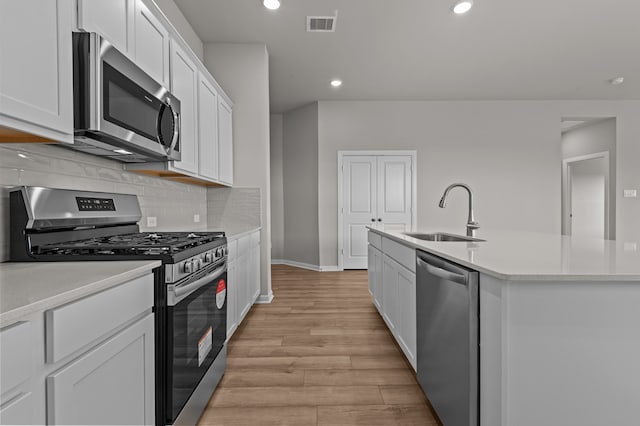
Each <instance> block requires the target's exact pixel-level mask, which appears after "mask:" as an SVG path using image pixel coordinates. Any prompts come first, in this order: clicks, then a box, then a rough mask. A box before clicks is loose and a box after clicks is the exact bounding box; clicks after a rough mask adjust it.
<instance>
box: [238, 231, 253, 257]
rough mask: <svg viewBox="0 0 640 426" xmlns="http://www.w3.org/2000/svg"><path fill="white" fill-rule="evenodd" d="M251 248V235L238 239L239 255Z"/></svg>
mask: <svg viewBox="0 0 640 426" xmlns="http://www.w3.org/2000/svg"><path fill="white" fill-rule="evenodd" d="M250 248H251V235H245V236H244V237H242V238H239V239H238V255H239V256H242V255H244V254H246V253H247V252H248V251H249V249H250Z"/></svg>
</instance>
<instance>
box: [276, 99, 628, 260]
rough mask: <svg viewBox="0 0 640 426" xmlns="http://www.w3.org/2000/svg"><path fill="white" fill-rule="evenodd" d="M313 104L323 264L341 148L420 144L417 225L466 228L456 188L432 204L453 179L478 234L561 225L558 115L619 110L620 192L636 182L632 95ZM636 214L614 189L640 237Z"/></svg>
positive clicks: (332, 233)
mask: <svg viewBox="0 0 640 426" xmlns="http://www.w3.org/2000/svg"><path fill="white" fill-rule="evenodd" d="M318 108H319V118H318V134H319V141H318V146H319V154H318V161H319V167H318V188H319V189H318V199H319V206H320V207H319V217H318V221H319V249H320V253H319V254H320V265H321V267H322V266H334V265H337V247H338V244H337V160H336V156H337V151H338V150H350V149H352V150H361V149H399V150H400V149H402V150H404V149H415V150H417V151H418V206H417V207H418V228H432V229H433V228H445V227H446V228H453V229H456V230H459V232H460V233H463V232H464V224H465V221H466V209H467V204H466V203H467V200H466V196H465V195H464V194H463V193H460V194H452V196H451V197H450V202H449V203H448V205H447V207H446V209H439V208H438V207H437V203H438V200H439V199H440V196H441V195H442V191H443V190H444V188H445V187H446V186H447V185H448V184H450V183H452V182H457V181H460V182H465V183H468V184H469V185H471V187H472V188H473V189H474V191H475V194H476V199H475V202H476V204H475V210H476V218H477V220H478V221H479V222H480V225H481V228H480V230H479V235H480V236H482V229H483V228H507V229H526V230H533V231H542V232H553V233H558V232H560V223H561V185H560V181H561V178H560V176H561V134H560V119H561V117H605V116H608V117H616V118H617V134H618V138H617V139H618V146H617V154H618V164H617V183H618V184H617V191H618V192H619V193H620V192H621V191H622V189H621V188H638V187H639V186H640V168H639V167H638V166H637V162H638V160H640V144H639V143H638V140H639V139H640V120H638V117H640V102H639V101H459V102H430V101H415V102H410V101H398V102H357V101H353V102H319V107H318ZM286 143H287V140H286V134H285V146H286ZM285 161H286V158H285ZM285 167H286V164H285ZM638 217H640V199H638V198H635V199H622V198H621V197H619V199H618V206H617V213H616V223H617V228H618V229H617V231H618V235H619V236H621V235H622V236H624V238H625V241H626V240H629V241H640V221H638V219H637V218H638ZM285 220H286V216H285ZM285 227H286V222H285ZM285 250H286V247H285Z"/></svg>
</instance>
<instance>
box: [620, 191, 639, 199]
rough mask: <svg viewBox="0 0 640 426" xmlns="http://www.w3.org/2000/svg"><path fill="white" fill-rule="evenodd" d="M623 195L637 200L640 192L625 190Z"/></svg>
mask: <svg viewBox="0 0 640 426" xmlns="http://www.w3.org/2000/svg"><path fill="white" fill-rule="evenodd" d="M623 195H624V198H636V197H637V196H638V191H637V190H635V189H625V190H624V193H623Z"/></svg>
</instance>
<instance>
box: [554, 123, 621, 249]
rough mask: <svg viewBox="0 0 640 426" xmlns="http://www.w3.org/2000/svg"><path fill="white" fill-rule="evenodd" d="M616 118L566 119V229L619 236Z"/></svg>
mask: <svg viewBox="0 0 640 426" xmlns="http://www.w3.org/2000/svg"><path fill="white" fill-rule="evenodd" d="M615 164H616V119H615V118H612V117H599V118H593V117H591V118H563V119H562V233H563V234H564V235H572V236H579V237H593V238H601V239H615V192H616V190H615V187H616V186H615V185H616V184H615V170H616V169H615Z"/></svg>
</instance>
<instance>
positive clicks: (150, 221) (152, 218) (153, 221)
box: [147, 216, 158, 228]
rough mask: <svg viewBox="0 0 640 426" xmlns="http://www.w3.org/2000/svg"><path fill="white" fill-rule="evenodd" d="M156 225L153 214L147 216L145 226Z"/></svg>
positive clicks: (151, 226)
mask: <svg viewBox="0 0 640 426" xmlns="http://www.w3.org/2000/svg"><path fill="white" fill-rule="evenodd" d="M156 226H158V218H157V217H155V216H148V217H147V227H148V228H155V227H156Z"/></svg>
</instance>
